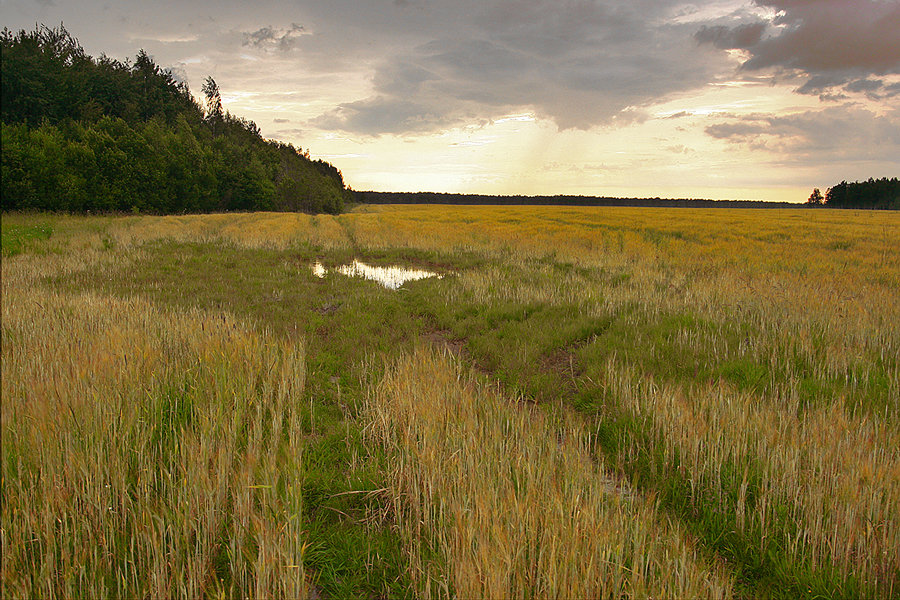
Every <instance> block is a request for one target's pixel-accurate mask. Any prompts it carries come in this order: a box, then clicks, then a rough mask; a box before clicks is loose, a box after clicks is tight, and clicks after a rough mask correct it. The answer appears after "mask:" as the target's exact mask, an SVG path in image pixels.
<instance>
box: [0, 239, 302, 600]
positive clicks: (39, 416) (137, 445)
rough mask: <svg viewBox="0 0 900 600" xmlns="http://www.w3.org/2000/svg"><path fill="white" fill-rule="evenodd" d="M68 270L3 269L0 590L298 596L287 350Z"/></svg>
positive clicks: (294, 433) (71, 265) (298, 370)
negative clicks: (75, 284)
mask: <svg viewBox="0 0 900 600" xmlns="http://www.w3.org/2000/svg"><path fill="white" fill-rule="evenodd" d="M81 258H82V259H84V258H85V257H84V256H82V257H81ZM89 259H90V257H89ZM93 264H94V266H95V267H96V265H97V262H96V261H94V263H93ZM81 266H82V267H84V266H85V265H81ZM77 267H78V265H77V261H76V260H75V259H73V257H72V256H71V255H69V256H49V257H44V261H43V262H41V261H40V260H36V259H35V257H32V256H21V257H14V258H12V259H4V261H3V284H2V285H3V348H2V359H3V360H2V395H3V404H2V435H3V467H2V468H3V504H2V510H0V523H2V536H3V537H2V545H3V563H2V576H0V579H2V589H3V590H4V596H6V595H7V594H8V597H19V598H36V597H47V598H50V597H74V596H80V597H92V598H101V597H173V596H174V597H189V598H197V597H201V596H204V595H207V594H215V593H217V592H219V591H221V592H223V593H228V594H229V595H232V594H234V595H242V596H243V595H247V596H253V597H263V596H276V597H291V598H298V597H303V596H304V595H305V594H306V591H307V587H308V586H307V580H306V574H305V571H304V568H303V551H304V544H305V540H304V536H303V535H302V525H301V521H300V511H301V507H300V498H301V495H300V487H301V486H300V482H299V481H298V479H297V473H298V472H299V464H300V458H301V452H302V444H301V440H300V433H299V432H300V428H299V424H298V423H299V408H298V407H297V406H296V405H295V403H294V402H293V399H294V398H296V397H298V396H299V395H300V393H301V392H302V389H303V385H304V355H303V348H302V347H298V346H296V345H287V344H285V343H283V342H278V341H277V340H273V339H270V338H267V337H265V336H262V335H260V334H259V333H257V332H256V331H254V329H252V328H250V327H248V326H247V325H246V324H243V323H240V322H238V321H236V320H235V319H234V318H232V317H230V316H229V315H227V314H225V313H210V312H204V311H200V310H194V311H188V312H184V311H172V310H162V309H159V308H155V307H153V306H151V305H150V304H148V303H147V302H146V301H144V300H141V299H124V300H123V299H114V298H110V297H106V296H101V295H97V294H94V293H82V294H61V293H58V292H55V291H53V290H51V289H49V288H47V287H46V286H44V285H42V284H40V283H39V282H38V281H36V280H35V278H34V273H35V271H37V272H41V269H43V270H44V271H51V272H56V273H59V272H61V271H64V270H66V269H75V268H77Z"/></svg>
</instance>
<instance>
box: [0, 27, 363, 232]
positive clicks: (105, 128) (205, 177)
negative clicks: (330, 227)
mask: <svg viewBox="0 0 900 600" xmlns="http://www.w3.org/2000/svg"><path fill="white" fill-rule="evenodd" d="M0 46H2V79H0V87H2V104H0V113H2V195H0V208H2V210H49V211H66V212H73V213H86V212H114V211H130V212H148V213H156V214H166V213H184V212H214V211H216V212H217V211H231V210H240V211H257V210H275V211H304V212H310V213H320V212H327V213H338V212H341V210H343V207H344V204H345V202H347V201H349V200H350V199H351V198H350V192H349V190H347V189H346V188H345V186H344V181H343V176H342V175H341V173H340V171H338V170H337V169H336V168H335V167H334V166H333V165H331V164H329V163H327V162H325V161H322V160H312V159H310V157H309V152H308V151H305V152H304V151H302V150H301V149H300V148H295V147H294V146H292V145H290V144H283V143H279V142H275V141H270V140H265V139H263V138H262V136H261V135H260V131H259V128H258V127H257V126H256V124H255V123H253V122H252V121H249V120H246V119H243V118H240V117H237V116H234V115H232V114H231V113H229V112H227V111H225V110H224V108H223V106H222V100H221V94H220V92H219V88H218V85H217V84H216V82H215V81H214V80H213V79H212V78H207V80H206V82H205V84H204V86H203V94H204V97H205V103H204V105H201V104H200V103H198V102H197V101H196V100H195V99H194V98H193V96H192V95H191V93H190V91H189V90H188V87H187V85H185V84H184V83H180V82H178V81H176V80H175V78H174V77H173V75H172V73H171V72H169V71H167V70H165V69H161V68H160V67H159V66H158V65H156V64H155V63H154V62H153V60H152V59H151V58H150V57H149V56H148V55H147V54H146V52H144V51H143V50H141V51H140V52H139V53H138V55H137V57H136V59H135V61H134V63H133V64H132V63H130V62H129V61H125V62H124V63H123V62H120V61H117V60H114V59H111V58H109V57H107V56H101V57H100V58H97V59H95V58H92V57H91V56H89V55H87V54H86V53H85V51H84V49H83V48H82V47H81V45H80V44H79V42H78V40H76V39H75V38H74V37H73V36H72V35H71V34H69V32H68V31H66V30H65V29H64V28H63V27H62V26H60V27H58V28H53V29H51V28H48V27H45V26H38V27H37V28H36V29H35V30H34V31H31V32H27V31H24V30H22V31H19V32H18V33H15V34H13V33H12V32H11V31H10V30H8V29H4V30H3V32H2V35H0Z"/></svg>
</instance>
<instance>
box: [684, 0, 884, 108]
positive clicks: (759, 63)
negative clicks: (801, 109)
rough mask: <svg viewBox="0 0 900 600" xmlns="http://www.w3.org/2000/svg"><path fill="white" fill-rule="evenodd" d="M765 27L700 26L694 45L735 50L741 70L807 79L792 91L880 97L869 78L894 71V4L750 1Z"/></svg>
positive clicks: (873, 1)
mask: <svg viewBox="0 0 900 600" xmlns="http://www.w3.org/2000/svg"><path fill="white" fill-rule="evenodd" d="M756 4H757V5H759V6H760V7H765V8H769V9H772V10H774V11H776V12H775V17H774V18H773V19H772V21H771V23H770V24H768V25H767V24H766V23H764V22H761V21H756V22H753V23H749V24H741V25H738V26H736V27H731V26H724V25H715V26H704V27H701V29H700V30H699V31H698V32H697V33H696V34H695V38H696V39H697V41H698V42H700V43H705V44H712V45H714V46H716V47H717V48H723V49H741V50H745V51H747V52H748V54H749V58H748V59H747V60H746V61H745V62H744V64H743V69H744V70H745V71H761V70H765V69H778V70H782V71H786V72H794V73H797V74H800V75H803V76H807V77H808V80H807V81H806V82H805V83H804V84H803V85H802V86H800V87H799V88H798V89H797V91H798V92H799V93H801V94H812V95H820V96H821V97H822V98H823V99H834V98H841V97H842V95H841V94H840V93H839V92H835V91H834V90H836V89H841V88H842V89H843V90H844V91H847V92H864V93H866V94H867V95H869V96H870V97H873V98H877V97H880V94H879V92H880V90H881V88H882V87H884V82H881V83H882V85H880V86H878V87H873V86H872V82H874V81H877V80H874V79H870V77H872V76H884V75H893V74H897V73H900V3H898V2H896V1H884V0H756Z"/></svg>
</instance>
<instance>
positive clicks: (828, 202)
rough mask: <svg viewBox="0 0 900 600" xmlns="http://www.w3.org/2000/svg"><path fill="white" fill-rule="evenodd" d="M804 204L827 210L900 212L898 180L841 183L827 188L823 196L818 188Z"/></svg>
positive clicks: (899, 186)
mask: <svg viewBox="0 0 900 600" xmlns="http://www.w3.org/2000/svg"><path fill="white" fill-rule="evenodd" d="M806 203H807V204H810V205H821V206H827V207H829V208H868V209H891V210H900V179H898V178H896V177H892V178H890V179H888V178H887V177H883V178H881V179H873V178H871V177H870V178H869V179H868V180H867V181H854V182H853V183H847V182H846V181H842V182H840V183H839V184H837V185H836V186H834V187H830V188H828V190H827V191H826V192H825V195H824V196H823V195H822V192H821V191H820V190H819V188H815V189H814V190H813V192H812V194H810V196H809V199H808V200H807V201H806Z"/></svg>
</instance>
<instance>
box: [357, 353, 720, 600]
mask: <svg viewBox="0 0 900 600" xmlns="http://www.w3.org/2000/svg"><path fill="white" fill-rule="evenodd" d="M367 418H368V420H369V421H370V422H371V425H370V427H371V433H372V436H373V438H374V439H375V440H376V441H377V442H379V443H382V444H385V445H386V446H387V447H388V448H389V449H390V450H392V451H393V452H394V453H396V455H397V457H398V459H397V463H396V465H395V466H394V469H393V473H392V476H391V481H392V486H391V489H390V494H391V497H392V498H393V500H394V503H395V506H396V514H397V515H398V525H399V527H400V529H401V532H402V534H403V537H404V539H405V540H406V541H407V544H408V551H409V558H410V570H411V572H412V573H413V574H414V577H415V580H416V583H417V584H418V586H419V595H420V596H421V597H427V598H430V597H451V598H558V597H566V598H595V597H610V598H619V597H639V598H641V597H654V598H701V597H715V598H721V597H730V596H731V589H730V582H729V580H728V577H727V575H725V574H724V572H723V571H722V569H720V568H717V567H715V566H711V565H710V564H708V563H706V562H705V561H704V560H703V559H702V558H701V557H700V556H699V555H698V553H697V552H696V550H694V549H693V548H692V547H691V545H690V544H689V543H688V542H687V541H685V539H684V536H683V535H682V534H681V533H680V532H679V529H678V527H677V525H675V524H674V523H672V522H671V520H669V519H667V518H666V517H665V516H663V515H661V514H660V513H659V512H658V511H657V510H656V509H655V507H654V503H653V502H652V501H651V500H647V499H644V498H641V497H640V496H635V495H632V494H631V492H630V491H628V490H627V489H622V488H619V487H618V486H617V484H616V482H615V481H614V480H612V479H611V478H610V476H609V474H608V473H606V472H605V470H604V467H603V462H602V458H600V457H598V456H597V455H596V454H595V453H594V452H593V451H592V450H591V443H590V433H589V430H588V429H587V428H586V427H585V426H584V425H583V424H582V423H581V422H580V420H579V419H578V418H576V417H575V416H574V415H571V414H567V413H566V412H565V411H563V412H561V413H558V414H556V415H551V414H548V413H545V412H543V411H541V410H533V409H532V408H531V407H530V406H529V405H527V404H525V403H523V402H520V401H510V400H507V399H505V398H504V397H503V396H502V395H501V394H499V393H498V392H497V391H496V390H495V389H490V388H488V387H486V386H485V385H484V384H482V383H479V382H478V380H477V378H475V377H472V376H471V375H470V374H467V373H466V372H465V371H464V370H462V369H461V368H460V367H459V366H457V365H455V364H453V362H452V360H451V359H450V358H449V357H448V356H447V355H441V354H438V353H436V352H434V351H428V350H422V349H420V350H418V351H417V352H415V353H414V354H412V355H410V356H408V357H405V358H404V359H402V360H400V361H398V362H397V364H396V365H394V367H393V368H392V369H391V370H390V371H389V372H388V373H387V374H386V375H385V377H384V378H383V379H382V381H381V383H380V384H379V385H378V387H377V388H376V389H374V390H373V391H372V392H371V393H370V396H369V404H368V408H367Z"/></svg>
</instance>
